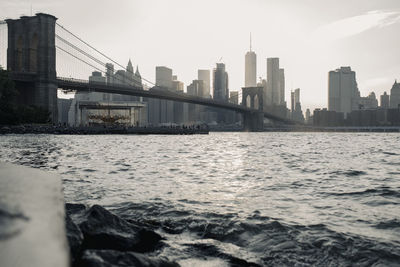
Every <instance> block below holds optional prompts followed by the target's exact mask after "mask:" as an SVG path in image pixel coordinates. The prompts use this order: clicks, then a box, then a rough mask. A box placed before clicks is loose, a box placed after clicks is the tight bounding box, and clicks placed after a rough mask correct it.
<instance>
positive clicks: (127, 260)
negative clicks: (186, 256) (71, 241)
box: [79, 250, 179, 267]
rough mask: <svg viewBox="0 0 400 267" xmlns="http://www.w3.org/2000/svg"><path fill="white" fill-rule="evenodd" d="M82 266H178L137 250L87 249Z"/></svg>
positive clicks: (81, 262) (80, 264)
mask: <svg viewBox="0 0 400 267" xmlns="http://www.w3.org/2000/svg"><path fill="white" fill-rule="evenodd" d="M79 266H82V267H126V266H133V267H136V266H137V267H142V266H143V267H178V266H179V264H177V263H176V262H171V261H168V260H167V259H164V258H154V257H148V256H146V255H143V254H138V253H135V252H120V251H115V250H85V251H84V253H83V256H82V259H81V261H80V263H79Z"/></svg>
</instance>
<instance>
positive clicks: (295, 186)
mask: <svg viewBox="0 0 400 267" xmlns="http://www.w3.org/2000/svg"><path fill="white" fill-rule="evenodd" d="M0 161H7V162H13V163H17V164H23V165H28V166H33V167H37V168H41V169H44V170H48V171H51V172H56V173H59V174H60V175H61V177H62V179H63V182H64V193H65V198H66V201H67V202H73V203H84V204H100V205H103V206H105V207H106V208H107V209H109V210H111V211H112V212H114V213H116V214H117V215H119V216H122V217H124V218H127V219H133V220H138V221H143V222H147V223H149V222H150V223H151V224H152V225H154V227H155V228H156V230H157V231H158V232H159V233H160V234H161V235H163V236H164V237H166V241H165V243H166V244H167V245H166V246H164V248H162V249H161V250H160V251H158V252H157V255H161V256H166V257H168V258H169V259H171V260H176V261H178V262H179V263H180V264H181V265H183V266H185V265H186V266H201V265H204V266H224V265H225V266H229V265H235V264H237V265H238V266H240V265H244V264H250V263H256V264H259V265H281V266H282V265H288V266H292V265H298V266H302V265H318V266H326V265H331V266H337V265H343V266H347V265H361V266H362V265H365V266H369V265H375V266H378V265H380V264H382V265H384V266H386V265H393V266H400V135H399V134H386V133H373V134H369V133H361V134H357V133H211V134H210V135H193V136H136V135H131V136H129V135H108V136H107V135H99V136H73V135H71V136H68V135H4V136H0Z"/></svg>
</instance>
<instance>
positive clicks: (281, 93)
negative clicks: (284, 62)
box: [278, 69, 286, 106]
mask: <svg viewBox="0 0 400 267" xmlns="http://www.w3.org/2000/svg"><path fill="white" fill-rule="evenodd" d="M278 105H284V106H286V103H285V70H284V69H279V102H278Z"/></svg>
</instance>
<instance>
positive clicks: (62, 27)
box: [56, 22, 156, 85]
mask: <svg viewBox="0 0 400 267" xmlns="http://www.w3.org/2000/svg"><path fill="white" fill-rule="evenodd" d="M56 24H57V26H59V27H60V28H61V29H63V30H64V31H66V32H67V33H69V34H70V35H72V36H73V37H75V38H76V39H78V40H79V41H81V42H82V43H84V44H85V45H87V46H88V47H90V48H91V49H93V50H94V51H96V52H97V53H99V54H100V55H102V56H103V57H105V58H107V59H108V60H110V61H111V62H113V63H114V64H116V65H117V66H120V67H121V68H123V69H126V68H125V67H124V66H122V65H121V64H119V63H118V62H116V61H115V60H113V59H112V58H110V57H109V56H107V55H105V54H104V53H102V52H100V51H99V50H97V49H96V48H94V47H93V46H91V45H90V44H88V43H87V42H85V41H84V40H82V38H80V37H78V36H77V35H75V34H74V33H72V32H71V31H69V30H68V29H66V28H65V27H64V26H62V25H61V24H59V23H57V22H56ZM141 79H142V80H144V81H146V82H148V83H150V84H152V85H156V84H155V83H153V82H151V81H149V80H147V79H146V78H144V77H141Z"/></svg>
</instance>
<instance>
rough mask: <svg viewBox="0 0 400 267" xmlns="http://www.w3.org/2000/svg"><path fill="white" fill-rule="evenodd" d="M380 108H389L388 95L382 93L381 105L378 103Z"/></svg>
mask: <svg viewBox="0 0 400 267" xmlns="http://www.w3.org/2000/svg"><path fill="white" fill-rule="evenodd" d="M380 104H381V105H380V107H381V108H389V107H390V97H389V95H388V94H387V93H386V92H384V93H383V95H381V103H380Z"/></svg>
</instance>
